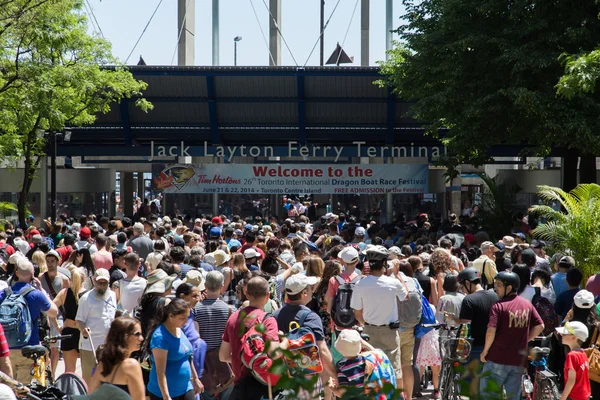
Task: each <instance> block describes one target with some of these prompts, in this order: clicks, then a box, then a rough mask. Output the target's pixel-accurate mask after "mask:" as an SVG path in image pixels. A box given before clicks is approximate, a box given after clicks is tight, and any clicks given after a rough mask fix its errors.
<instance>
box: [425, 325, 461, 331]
mask: <svg viewBox="0 0 600 400" xmlns="http://www.w3.org/2000/svg"><path fill="white" fill-rule="evenodd" d="M421 327H422V328H425V329H428V328H433V329H443V330H447V331H455V330H458V329H459V327H458V326H452V325H448V324H421Z"/></svg>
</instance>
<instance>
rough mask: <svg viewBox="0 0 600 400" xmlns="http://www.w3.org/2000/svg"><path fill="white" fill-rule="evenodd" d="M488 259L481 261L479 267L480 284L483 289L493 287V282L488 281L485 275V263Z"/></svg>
mask: <svg viewBox="0 0 600 400" xmlns="http://www.w3.org/2000/svg"><path fill="white" fill-rule="evenodd" d="M488 261H490V259H489V258H488V259H486V260H485V261H484V262H483V267H481V286H483V289H484V290H488V289H492V288H493V287H494V282H493V281H492V282H489V281H488V278H487V276H486V275H485V264H487V262H488ZM492 262H493V261H492Z"/></svg>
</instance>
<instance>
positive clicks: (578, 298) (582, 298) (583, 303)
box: [573, 289, 594, 308]
mask: <svg viewBox="0 0 600 400" xmlns="http://www.w3.org/2000/svg"><path fill="white" fill-rule="evenodd" d="M573 302H574V303H575V305H576V306H577V307H579V308H592V307H593V306H594V294H593V293H592V292H589V291H587V290H585V289H584V290H580V291H579V292H577V294H575V297H574V298H573Z"/></svg>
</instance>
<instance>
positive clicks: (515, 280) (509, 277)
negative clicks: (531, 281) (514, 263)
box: [494, 271, 521, 292]
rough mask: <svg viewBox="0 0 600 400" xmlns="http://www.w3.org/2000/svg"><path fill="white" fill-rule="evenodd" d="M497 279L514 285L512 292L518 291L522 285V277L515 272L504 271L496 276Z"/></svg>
mask: <svg viewBox="0 0 600 400" xmlns="http://www.w3.org/2000/svg"><path fill="white" fill-rule="evenodd" d="M494 280H495V281H500V282H502V284H503V285H504V287H506V286H509V285H510V286H512V292H516V291H517V290H519V287H521V278H519V275H517V274H515V273H514V272H508V271H502V272H500V273H498V275H496V276H495V277H494Z"/></svg>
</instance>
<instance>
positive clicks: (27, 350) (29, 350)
mask: <svg viewBox="0 0 600 400" xmlns="http://www.w3.org/2000/svg"><path fill="white" fill-rule="evenodd" d="M21 354H22V355H23V357H25V358H30V359H32V360H37V359H38V358H41V357H42V356H45V355H46V348H45V347H44V346H39V345H38V346H25V347H23V348H22V349H21Z"/></svg>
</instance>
